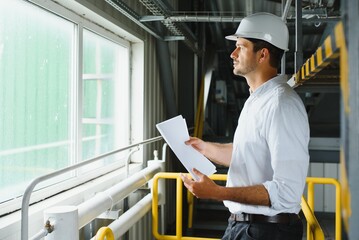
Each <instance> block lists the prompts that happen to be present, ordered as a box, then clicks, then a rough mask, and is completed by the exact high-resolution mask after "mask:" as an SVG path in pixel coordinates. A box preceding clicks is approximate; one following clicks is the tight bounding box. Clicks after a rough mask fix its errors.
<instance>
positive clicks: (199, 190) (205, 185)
mask: <svg viewBox="0 0 359 240" xmlns="http://www.w3.org/2000/svg"><path fill="white" fill-rule="evenodd" d="M193 173H194V174H196V175H197V176H198V181H194V180H192V179H190V178H188V177H187V176H186V175H184V174H181V178H182V181H183V183H184V185H185V186H186V188H188V190H189V191H190V192H191V193H192V194H193V195H194V196H196V197H197V198H205V199H215V200H221V199H220V189H221V186H219V185H217V184H216V183H214V182H213V181H212V180H211V179H210V178H209V177H207V176H206V175H204V174H203V173H201V172H200V171H198V170H197V169H195V168H194V169H193Z"/></svg>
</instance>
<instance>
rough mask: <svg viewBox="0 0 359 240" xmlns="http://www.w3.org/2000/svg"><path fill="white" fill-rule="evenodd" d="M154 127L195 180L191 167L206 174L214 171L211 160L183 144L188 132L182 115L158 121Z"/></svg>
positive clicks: (196, 178) (187, 137) (214, 167)
mask: <svg viewBox="0 0 359 240" xmlns="http://www.w3.org/2000/svg"><path fill="white" fill-rule="evenodd" d="M156 127H157V129H158V131H159V132H160V133H161V135H162V137H163V138H164V139H165V141H166V142H167V144H168V145H169V146H170V147H171V149H172V151H173V152H174V153H175V154H176V156H177V158H178V159H179V160H180V161H181V163H182V164H183V166H184V167H185V168H186V169H187V171H188V172H189V173H190V174H191V175H192V177H193V178H194V179H195V180H198V177H197V176H196V175H195V174H194V173H193V171H192V169H193V168H196V169H197V170H199V171H200V172H202V173H203V174H205V175H207V176H209V175H211V174H213V173H215V172H216V166H214V164H213V163H212V162H210V161H209V160H208V159H207V158H206V157H205V156H203V155H202V154H201V153H199V152H198V151H197V150H196V149H194V148H193V147H192V146H190V145H186V144H185V141H187V140H188V139H189V134H188V130H187V124H186V120H185V119H184V118H183V117H182V115H179V116H177V117H174V118H171V119H169V120H166V121H164V122H161V123H158V124H156Z"/></svg>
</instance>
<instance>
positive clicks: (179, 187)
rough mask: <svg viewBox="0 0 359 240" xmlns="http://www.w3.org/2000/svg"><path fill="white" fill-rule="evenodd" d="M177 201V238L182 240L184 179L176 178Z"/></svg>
mask: <svg viewBox="0 0 359 240" xmlns="http://www.w3.org/2000/svg"><path fill="white" fill-rule="evenodd" d="M176 187H177V194H176V197H177V201H176V237H177V239H178V240H180V239H182V179H181V178H180V176H179V175H178V176H177V177H176Z"/></svg>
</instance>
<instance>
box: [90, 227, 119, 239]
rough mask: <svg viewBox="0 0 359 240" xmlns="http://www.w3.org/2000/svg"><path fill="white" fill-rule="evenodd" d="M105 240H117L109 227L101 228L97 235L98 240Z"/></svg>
mask: <svg viewBox="0 0 359 240" xmlns="http://www.w3.org/2000/svg"><path fill="white" fill-rule="evenodd" d="M105 238H106V240H115V236H114V235H113V232H112V230H111V228H109V227H101V228H100V229H99V230H98V231H97V233H96V237H95V239H96V240H105Z"/></svg>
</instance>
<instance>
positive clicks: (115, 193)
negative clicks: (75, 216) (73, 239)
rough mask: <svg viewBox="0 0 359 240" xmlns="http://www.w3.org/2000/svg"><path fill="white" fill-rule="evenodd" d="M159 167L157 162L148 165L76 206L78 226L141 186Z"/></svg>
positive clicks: (86, 222) (83, 224)
mask: <svg viewBox="0 0 359 240" xmlns="http://www.w3.org/2000/svg"><path fill="white" fill-rule="evenodd" d="M160 169H161V167H160V165H159V164H154V165H152V166H149V167H147V168H145V169H143V170H141V171H140V172H138V173H136V174H134V175H132V176H131V177H130V178H127V179H126V181H122V182H120V183H118V184H116V185H115V186H113V187H111V188H109V189H107V190H106V191H104V192H101V193H100V194H97V195H96V196H95V197H93V198H91V199H90V200H88V201H86V202H84V203H81V204H80V205H79V206H78V213H79V228H82V227H83V226H85V225H86V224H88V223H89V222H91V221H92V220H93V219H94V218H96V217H97V216H98V215H100V214H101V213H103V212H104V211H106V210H108V209H111V208H112V206H113V205H114V204H116V203H117V202H119V201H120V200H122V199H124V198H125V197H127V196H128V195H129V194H130V193H132V192H133V191H135V190H136V189H138V188H140V187H141V186H143V185H144V184H145V183H146V182H148V181H149V180H150V179H151V178H152V177H153V176H154V175H155V174H156V173H157V172H159V171H160Z"/></svg>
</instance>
